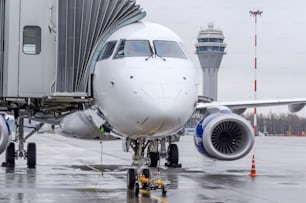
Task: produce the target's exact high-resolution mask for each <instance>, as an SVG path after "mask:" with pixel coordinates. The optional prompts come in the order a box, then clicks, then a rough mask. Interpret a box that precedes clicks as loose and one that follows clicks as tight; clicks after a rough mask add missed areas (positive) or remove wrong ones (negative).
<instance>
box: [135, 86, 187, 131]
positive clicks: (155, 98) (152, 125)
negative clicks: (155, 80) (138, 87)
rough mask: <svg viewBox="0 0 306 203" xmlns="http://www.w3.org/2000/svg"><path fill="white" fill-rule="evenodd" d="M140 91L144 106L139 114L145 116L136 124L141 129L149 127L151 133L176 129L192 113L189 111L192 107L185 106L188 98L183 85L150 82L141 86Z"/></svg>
mask: <svg viewBox="0 0 306 203" xmlns="http://www.w3.org/2000/svg"><path fill="white" fill-rule="evenodd" d="M142 91H143V95H144V97H145V98H144V100H145V101H146V102H145V104H146V107H145V109H142V110H141V111H142V112H141V114H142V115H146V116H145V117H144V118H143V120H142V121H139V123H138V125H139V127H141V128H143V129H151V130H150V134H152V135H153V134H154V135H156V134H158V133H163V134H164V133H166V132H168V133H171V131H175V130H177V128H180V127H181V126H182V125H184V123H185V122H186V121H187V120H188V119H189V117H190V115H191V114H192V112H189V111H190V109H192V108H189V107H187V106H189V105H188V103H190V98H189V99H188V98H187V96H186V94H188V92H187V91H186V90H185V89H184V87H183V86H180V85H173V84H172V85H167V84H158V85H156V84H151V85H146V86H145V87H143V88H142ZM144 112H145V113H144Z"/></svg>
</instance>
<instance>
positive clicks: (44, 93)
mask: <svg viewBox="0 0 306 203" xmlns="http://www.w3.org/2000/svg"><path fill="white" fill-rule="evenodd" d="M145 15H146V13H145V12H144V11H142V9H141V8H140V6H139V5H137V4H136V2H135V1H131V0H0V40H1V42H3V43H2V46H3V47H2V48H1V49H0V97H1V98H43V97H60V96H73V97H74V96H80V97H91V96H92V95H91V74H92V73H93V72H94V67H95V62H96V59H97V58H98V55H99V53H100V50H101V49H102V47H103V44H104V42H105V40H107V38H108V36H109V35H110V34H111V33H112V32H114V31H116V30H117V29H119V28H120V27H123V26H125V25H128V24H130V23H133V22H136V21H138V20H141V19H142V18H144V17H145Z"/></svg>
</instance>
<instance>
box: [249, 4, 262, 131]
mask: <svg viewBox="0 0 306 203" xmlns="http://www.w3.org/2000/svg"><path fill="white" fill-rule="evenodd" d="M249 13H250V16H252V17H254V19H255V36H254V50H255V58H254V99H255V100H256V99H257V16H261V14H262V13H263V11H260V10H257V11H249ZM253 120H254V121H253V127H254V134H255V135H256V133H257V109H256V106H254V119H253Z"/></svg>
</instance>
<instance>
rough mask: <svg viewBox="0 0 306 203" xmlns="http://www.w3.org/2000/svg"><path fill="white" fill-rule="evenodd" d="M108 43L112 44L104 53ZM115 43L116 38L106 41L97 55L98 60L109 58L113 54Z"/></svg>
mask: <svg viewBox="0 0 306 203" xmlns="http://www.w3.org/2000/svg"><path fill="white" fill-rule="evenodd" d="M108 45H112V46H111V47H109V48H110V49H109V50H108V53H107V54H105V53H106V52H105V51H106V48H108ZM116 45H117V40H111V41H108V42H106V43H105V45H104V46H103V48H102V51H101V53H100V55H99V57H98V61H101V60H106V59H109V58H110V57H111V56H112V55H113V53H114V50H115V48H116Z"/></svg>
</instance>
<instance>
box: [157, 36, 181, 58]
mask: <svg viewBox="0 0 306 203" xmlns="http://www.w3.org/2000/svg"><path fill="white" fill-rule="evenodd" d="M153 44H154V47H155V52H156V53H155V54H156V55H158V56H161V57H173V58H182V59H186V56H185V54H184V52H183V50H182V49H181V47H180V46H179V45H178V44H177V42H175V41H164V40H154V41H153Z"/></svg>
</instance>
